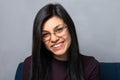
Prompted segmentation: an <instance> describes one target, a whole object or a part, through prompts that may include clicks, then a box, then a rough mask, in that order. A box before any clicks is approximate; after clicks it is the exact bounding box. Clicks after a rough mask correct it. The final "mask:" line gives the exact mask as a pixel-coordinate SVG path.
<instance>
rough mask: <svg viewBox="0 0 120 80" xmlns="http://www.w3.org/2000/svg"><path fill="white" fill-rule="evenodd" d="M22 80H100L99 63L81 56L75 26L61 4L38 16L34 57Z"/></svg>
mask: <svg viewBox="0 0 120 80" xmlns="http://www.w3.org/2000/svg"><path fill="white" fill-rule="evenodd" d="M31 65H32V66H31ZM22 78H23V80H99V63H98V61H97V60H96V59H95V58H94V57H90V56H85V55H82V54H80V51H79V47H78V40H77V35H76V30H75V26H74V23H73V21H72V19H71V17H70V16H69V14H68V13H67V12H66V10H65V9H64V8H63V7H62V6H61V5H60V4H47V5H46V6H44V7H43V8H41V9H40V11H39V12H38V14H37V15H36V18H35V21H34V26H33V49H32V56H30V57H28V58H26V60H25V61H24V66H23V75H22Z"/></svg>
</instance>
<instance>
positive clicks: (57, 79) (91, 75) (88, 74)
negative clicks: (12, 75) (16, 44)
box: [22, 55, 100, 80]
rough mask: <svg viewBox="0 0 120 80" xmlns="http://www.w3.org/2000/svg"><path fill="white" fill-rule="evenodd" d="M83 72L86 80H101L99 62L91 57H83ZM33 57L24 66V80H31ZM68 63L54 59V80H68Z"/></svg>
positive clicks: (27, 59)
mask: <svg viewBox="0 0 120 80" xmlns="http://www.w3.org/2000/svg"><path fill="white" fill-rule="evenodd" d="M82 61H83V71H84V74H85V78H86V80H100V66H99V62H98V61H97V60H96V59H95V58H94V57H91V56H83V55H82ZM30 66H31V56H30V57H28V58H26V59H25V61H24V65H23V74H22V80H30ZM66 70H67V61H59V60H56V59H54V60H53V62H52V71H53V72H52V75H53V80H67V75H66V72H67V71H66Z"/></svg>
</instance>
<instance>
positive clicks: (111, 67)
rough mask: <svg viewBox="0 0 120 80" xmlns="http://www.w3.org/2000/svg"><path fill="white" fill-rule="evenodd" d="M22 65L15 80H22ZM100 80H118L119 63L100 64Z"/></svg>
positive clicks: (119, 72)
mask: <svg viewBox="0 0 120 80" xmlns="http://www.w3.org/2000/svg"><path fill="white" fill-rule="evenodd" d="M22 68H23V63H20V64H19V65H18V68H17V70H16V75H15V80H22ZM100 78H101V79H100V80H120V63H100Z"/></svg>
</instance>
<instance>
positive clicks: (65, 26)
mask: <svg viewBox="0 0 120 80" xmlns="http://www.w3.org/2000/svg"><path fill="white" fill-rule="evenodd" d="M59 26H63V27H62V28H63V29H62V31H61V32H58V33H57V31H56V30H55V28H56V27H59ZM56 27H55V28H54V30H53V33H50V32H48V33H49V36H48V37H49V38H48V39H46V40H45V39H44V38H43V35H42V40H43V41H44V42H46V41H50V40H51V35H52V34H54V35H55V36H57V37H59V38H60V37H62V36H63V35H64V34H65V30H66V29H67V28H68V27H67V25H66V24H60V25H58V26H56ZM62 32H64V34H63V35H60V36H59V34H60V33H62Z"/></svg>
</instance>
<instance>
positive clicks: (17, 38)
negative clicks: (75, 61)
mask: <svg viewBox="0 0 120 80" xmlns="http://www.w3.org/2000/svg"><path fill="white" fill-rule="evenodd" d="M49 2H50V0H0V80H14V76H15V71H16V68H17V66H18V64H19V63H20V62H22V61H23V60H24V59H25V58H26V57H27V56H29V55H31V45H32V25H33V20H34V17H35V15H36V13H37V11H38V10H39V9H40V8H41V7H42V6H44V5H45V4H46V3H49ZM51 2H59V3H61V4H62V5H63V6H64V7H65V8H66V9H67V11H68V12H69V13H70V15H71V17H72V18H73V20H74V22H75V25H76V29H77V33H78V39H79V44H80V50H81V53H82V54H86V55H92V56H94V57H95V58H96V59H97V60H98V61H100V62H120V49H119V48H120V35H119V34H120V5H119V4H120V1H119V0H51Z"/></svg>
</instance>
